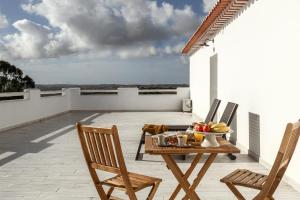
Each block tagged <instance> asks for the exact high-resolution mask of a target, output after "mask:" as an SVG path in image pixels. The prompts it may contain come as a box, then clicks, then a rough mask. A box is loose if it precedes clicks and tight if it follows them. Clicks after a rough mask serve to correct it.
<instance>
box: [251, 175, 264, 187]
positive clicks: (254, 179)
mask: <svg viewBox="0 0 300 200" xmlns="http://www.w3.org/2000/svg"><path fill="white" fill-rule="evenodd" d="M262 177H263V175H261V174H256V176H255V177H254V178H253V179H251V180H250V181H249V182H248V184H249V185H255V183H256V181H258V180H259V179H260V178H262Z"/></svg>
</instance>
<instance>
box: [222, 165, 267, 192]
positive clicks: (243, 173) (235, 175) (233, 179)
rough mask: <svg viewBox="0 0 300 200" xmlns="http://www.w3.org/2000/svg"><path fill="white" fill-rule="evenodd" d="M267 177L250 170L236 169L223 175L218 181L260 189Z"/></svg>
mask: <svg viewBox="0 0 300 200" xmlns="http://www.w3.org/2000/svg"><path fill="white" fill-rule="evenodd" d="M267 178H268V176H266V175H263V174H258V173H255V172H251V171H249V170H246V169H238V170H235V171H234V172H232V173H230V174H229V175H227V176H225V177H224V178H222V179H221V180H220V181H221V182H223V183H231V184H233V185H239V186H244V187H249V188H253V189H258V190H261V189H262V187H263V185H264V184H265V182H266V181H267Z"/></svg>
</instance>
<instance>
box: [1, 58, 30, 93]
mask: <svg viewBox="0 0 300 200" xmlns="http://www.w3.org/2000/svg"><path fill="white" fill-rule="evenodd" d="M34 87H35V82H34V81H33V80H32V78H30V77H29V76H27V75H25V76H24V75H23V71H22V70H21V69H19V68H17V67H16V66H14V65H11V64H10V63H8V62H6V61H2V60H0V92H22V91H23V90H24V89H27V88H34Z"/></svg>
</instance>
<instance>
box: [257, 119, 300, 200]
mask: <svg viewBox="0 0 300 200" xmlns="http://www.w3.org/2000/svg"><path fill="white" fill-rule="evenodd" d="M299 136H300V121H298V122H297V123H294V124H292V123H288V124H287V126H286V129H285V132H284V135H283V138H282V142H281V145H280V148H279V151H278V153H277V156H276V159H275V161H274V164H273V166H272V169H271V171H270V174H269V175H268V178H267V180H266V182H265V184H264V186H263V189H262V191H261V192H260V193H259V194H258V195H257V197H258V198H257V199H260V198H264V197H267V196H268V197H269V196H270V197H271V196H272V195H273V194H274V192H275V190H276V188H277V187H278V185H279V183H280V181H281V179H282V177H283V175H284V173H285V171H286V169H287V167H288V165H289V163H290V161H291V158H292V156H293V154H294V151H295V149H296V146H297V143H298V140H299Z"/></svg>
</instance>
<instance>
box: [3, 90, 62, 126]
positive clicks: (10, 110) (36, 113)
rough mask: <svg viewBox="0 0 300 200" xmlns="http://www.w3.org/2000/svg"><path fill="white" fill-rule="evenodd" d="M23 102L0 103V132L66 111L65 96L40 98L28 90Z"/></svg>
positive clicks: (37, 93)
mask: <svg viewBox="0 0 300 200" xmlns="http://www.w3.org/2000/svg"><path fill="white" fill-rule="evenodd" d="M25 96H26V99H24V100H10V101H0V130H4V129H7V128H12V127H15V126H18V125H20V124H25V123H28V122H32V121H36V120H40V119H43V118H47V117H50V116H54V115H57V114H59V113H63V112H66V111H68V99H67V95H65V94H64V93H63V95H62V96H53V97H40V90H29V91H28V93H27V94H26V95H25Z"/></svg>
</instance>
